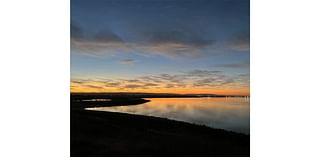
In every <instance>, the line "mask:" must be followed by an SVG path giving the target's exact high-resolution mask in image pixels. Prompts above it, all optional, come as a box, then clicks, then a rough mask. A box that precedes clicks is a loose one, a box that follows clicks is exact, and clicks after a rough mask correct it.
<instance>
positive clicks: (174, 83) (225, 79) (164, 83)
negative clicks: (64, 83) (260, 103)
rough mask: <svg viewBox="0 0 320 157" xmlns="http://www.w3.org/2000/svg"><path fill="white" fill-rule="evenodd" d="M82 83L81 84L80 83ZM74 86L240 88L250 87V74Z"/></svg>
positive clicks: (209, 73)
mask: <svg viewBox="0 0 320 157" xmlns="http://www.w3.org/2000/svg"><path fill="white" fill-rule="evenodd" d="M79 82H80V83H79ZM72 86H73V88H74V86H85V87H89V88H95V89H121V90H123V89H156V88H185V87H191V88H206V89H208V88H240V87H248V86H249V74H248V73H246V74H237V75H227V74H225V73H224V72H222V71H217V70H199V69H196V70H192V71H188V72H181V73H177V74H158V75H146V76H139V77H136V78H133V79H121V78H120V79H107V80H77V79H74V80H72Z"/></svg>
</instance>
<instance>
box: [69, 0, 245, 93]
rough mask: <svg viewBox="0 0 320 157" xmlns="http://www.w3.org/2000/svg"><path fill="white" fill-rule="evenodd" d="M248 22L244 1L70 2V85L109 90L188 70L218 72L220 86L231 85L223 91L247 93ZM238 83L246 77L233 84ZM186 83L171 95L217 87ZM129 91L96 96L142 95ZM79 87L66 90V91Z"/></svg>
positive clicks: (128, 0)
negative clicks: (145, 79) (105, 83)
mask: <svg viewBox="0 0 320 157" xmlns="http://www.w3.org/2000/svg"><path fill="white" fill-rule="evenodd" d="M249 19H250V17H249V0H90V1H87V0H72V1H71V80H72V81H75V82H79V80H82V81H83V80H91V81H93V80H96V82H99V80H100V82H101V80H109V81H110V79H111V80H112V81H113V82H117V81H119V80H130V79H137V78H141V77H144V76H157V75H162V74H169V75H175V76H180V75H183V74H184V73H188V72H191V71H194V70H198V71H203V72H208V71H221V75H222V74H223V75H224V76H226V77H232V78H233V82H232V81H226V80H224V81H225V82H226V84H228V82H231V83H229V85H228V86H226V87H225V88H228V89H229V88H233V89H234V90H236V89H239V90H240V88H241V90H244V88H247V89H246V91H247V93H248V90H249V89H248V88H249V60H250V53H249V51H250V50H249V39H250V37H249V33H250V28H249V23H250V21H249ZM239 76H247V77H246V79H242V80H240V81H242V82H239V79H238V77H239ZM190 77H191V76H190ZM190 77H188V78H186V79H187V80H188V79H190V81H187V82H184V84H183V85H181V86H179V88H187V87H188V90H191V89H192V88H205V89H210V88H211V89H212V90H211V91H212V92H213V93H214V91H215V89H216V88H217V85H219V81H218V82H214V80H213V79H212V80H213V82H210V83H208V84H205V85H203V86H195V84H196V82H197V81H199V79H200V78H198V79H194V78H190ZM210 77H212V76H210V75H208V76H207V78H206V79H209V78H210ZM221 78H222V77H221ZM201 79H203V78H201ZM229 79H230V78H229ZM220 82H221V80H220ZM129 83H130V82H126V81H122V82H121V85H119V87H113V88H109V87H108V86H104V84H103V85H101V84H99V86H100V88H97V89H101V90H99V91H122V90H124V91H128V90H129V91H135V90H138V91H139V87H141V90H142V89H144V90H147V89H148V88H145V87H143V85H141V84H140V86H138V85H137V86H135V87H138V88H132V89H127V88H124V86H126V84H129ZM131 83H132V82H131ZM153 83H154V82H153ZM171 83H172V82H166V83H165V84H161V85H160V84H159V85H158V86H154V88H164V86H166V87H169V86H168V84H171ZM237 83H238V84H241V87H240V86H239V87H238V86H237ZM92 84H94V83H93V82H91V85H90V84H87V85H88V86H89V85H90V87H92ZM95 84H97V83H95ZM226 84H223V86H222V85H221V87H219V88H224V86H225V85H226ZM244 84H245V85H246V87H245V85H244ZM81 85H86V84H84V83H82V84H81ZM79 86H80V84H76V83H73V84H72V87H71V89H72V88H74V89H72V91H77V90H76V88H77V87H79ZM78 89H79V88H78ZM82 89H83V88H82ZM166 90H168V91H170V88H167V89H166ZM162 91H164V89H163V90H162ZM200 91H201V90H200ZM205 91H209V90H205Z"/></svg>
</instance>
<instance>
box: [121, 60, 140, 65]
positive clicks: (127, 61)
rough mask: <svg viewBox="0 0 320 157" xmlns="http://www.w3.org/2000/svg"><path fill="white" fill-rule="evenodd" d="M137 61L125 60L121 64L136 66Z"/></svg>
mask: <svg viewBox="0 0 320 157" xmlns="http://www.w3.org/2000/svg"><path fill="white" fill-rule="evenodd" d="M135 62H136V61H135V60H134V59H123V60H121V61H120V64H127V65H132V64H134V63H135Z"/></svg>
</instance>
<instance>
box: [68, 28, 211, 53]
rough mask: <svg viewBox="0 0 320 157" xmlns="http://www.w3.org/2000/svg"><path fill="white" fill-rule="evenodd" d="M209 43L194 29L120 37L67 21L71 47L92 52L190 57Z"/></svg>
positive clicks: (157, 31)
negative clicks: (93, 30) (90, 31)
mask: <svg viewBox="0 0 320 157" xmlns="http://www.w3.org/2000/svg"><path fill="white" fill-rule="evenodd" d="M85 34H86V35H85ZM125 39H126V40H125ZM213 44H215V40H214V39H209V38H205V37H204V35H203V34H202V33H199V32H197V31H185V32H184V31H159V30H154V31H151V32H140V33H139V35H137V37H131V38H130V37H127V38H124V37H120V36H119V35H117V33H115V31H113V30H112V29H109V28H107V27H106V28H104V29H103V30H102V31H100V32H98V33H87V32H84V30H83V29H81V27H80V26H79V25H77V24H76V23H74V22H72V23H71V48H72V49H74V50H77V51H80V52H82V53H91V54H92V53H93V54H95V55H106V54H113V53H118V52H123V51H127V52H129V51H134V52H136V53H140V54H141V55H146V54H147V55H162V56H166V57H194V56H199V55H201V52H200V50H202V49H205V48H207V47H209V46H210V45H213Z"/></svg>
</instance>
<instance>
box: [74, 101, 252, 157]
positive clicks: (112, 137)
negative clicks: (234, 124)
mask: <svg viewBox="0 0 320 157" xmlns="http://www.w3.org/2000/svg"><path fill="white" fill-rule="evenodd" d="M73 100H74V99H73ZM124 102H126V104H130V105H138V104H143V103H145V102H148V101H147V100H145V99H142V98H127V99H123V98H121V99H112V100H110V101H107V102H101V103H100V104H99V105H98V106H100V105H102V106H119V104H123V103H124ZM112 103H115V104H112ZM117 103H118V104H117ZM83 104H86V105H83ZM88 104H90V103H77V102H75V101H72V102H71V156H90V157H95V156H249V154H250V135H246V134H242V133H236V132H232V131H227V130H223V129H214V128H210V127H207V126H202V125H196V124H191V123H187V122H181V121H175V120H171V119H166V118H160V117H153V116H144V115H135V114H127V113H119V112H106V111H90V110H84V108H86V107H93V106H92V105H88ZM79 106H81V107H79ZM95 106H96V105H95Z"/></svg>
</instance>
